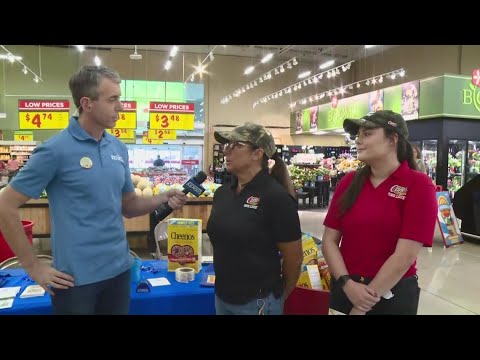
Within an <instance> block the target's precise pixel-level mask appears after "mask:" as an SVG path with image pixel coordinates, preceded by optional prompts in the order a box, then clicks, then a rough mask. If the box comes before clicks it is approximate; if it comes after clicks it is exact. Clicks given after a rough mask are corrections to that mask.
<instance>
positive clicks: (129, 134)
mask: <svg viewBox="0 0 480 360" xmlns="http://www.w3.org/2000/svg"><path fill="white" fill-rule="evenodd" d="M107 131H108V132H109V133H110V134H112V135H113V136H115V137H116V138H118V139H135V130H132V129H117V128H114V129H107Z"/></svg>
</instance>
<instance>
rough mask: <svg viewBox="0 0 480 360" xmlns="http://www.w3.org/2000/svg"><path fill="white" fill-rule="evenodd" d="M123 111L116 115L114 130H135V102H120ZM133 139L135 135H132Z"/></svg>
mask: <svg viewBox="0 0 480 360" xmlns="http://www.w3.org/2000/svg"><path fill="white" fill-rule="evenodd" d="M122 105H123V111H121V112H119V113H118V120H117V123H116V124H115V129H136V128H137V102H136V101H122ZM134 137H135V135H134Z"/></svg>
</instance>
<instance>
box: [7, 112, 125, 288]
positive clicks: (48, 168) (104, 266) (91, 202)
mask: <svg viewBox="0 0 480 360" xmlns="http://www.w3.org/2000/svg"><path fill="white" fill-rule="evenodd" d="M89 165H91V167H89ZM10 186H12V187H13V188H14V189H15V190H17V191H19V192H21V193H22V194H24V195H26V196H28V197H31V198H38V197H39V196H40V194H41V193H42V191H43V190H44V189H46V191H47V194H48V202H49V205H50V221H51V242H52V252H53V259H54V264H53V265H54V267H55V268H56V269H57V270H59V271H62V272H65V273H67V274H70V275H72V276H73V277H74V279H75V285H76V286H79V285H85V284H90V283H94V282H98V281H102V280H107V279H110V278H113V277H115V276H117V275H119V274H121V273H122V272H124V271H126V270H128V269H129V268H130V261H131V260H130V255H129V246H128V242H127V237H126V233H125V227H124V224H123V216H122V193H125V192H133V191H134V188H133V184H132V180H131V177H130V169H129V166H128V152H127V148H126V146H125V144H123V143H122V142H121V141H119V140H118V139H116V138H115V137H114V136H112V135H110V134H108V133H107V132H104V134H103V136H102V138H101V140H100V142H98V141H97V140H95V139H94V138H93V137H91V136H90V135H89V134H88V133H87V132H86V131H85V130H84V129H83V128H81V127H80V125H79V124H78V119H77V118H76V117H72V118H71V119H70V122H69V125H68V127H67V128H66V129H65V130H63V131H61V132H60V133H59V134H57V135H55V136H53V137H52V138H50V139H49V140H48V141H46V142H45V143H44V144H42V145H40V146H38V147H36V148H35V150H34V151H33V153H32V156H31V157H30V160H29V161H28V162H27V165H26V166H25V168H24V169H22V170H21V171H20V172H19V173H18V175H17V176H16V177H15V178H13V180H12V181H11V182H10Z"/></svg>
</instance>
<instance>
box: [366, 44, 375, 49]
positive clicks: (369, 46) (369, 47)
mask: <svg viewBox="0 0 480 360" xmlns="http://www.w3.org/2000/svg"><path fill="white" fill-rule="evenodd" d="M375 46H377V45H365V49H371V48H373V47H375Z"/></svg>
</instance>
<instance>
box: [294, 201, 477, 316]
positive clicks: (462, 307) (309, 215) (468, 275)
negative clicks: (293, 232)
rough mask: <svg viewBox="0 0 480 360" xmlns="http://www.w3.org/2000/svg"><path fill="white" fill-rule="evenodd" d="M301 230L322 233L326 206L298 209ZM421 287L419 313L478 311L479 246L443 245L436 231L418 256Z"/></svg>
mask: <svg viewBox="0 0 480 360" xmlns="http://www.w3.org/2000/svg"><path fill="white" fill-rule="evenodd" d="M299 214H300V222H301V225H302V231H304V232H310V233H312V235H313V236H316V237H318V238H321V237H322V234H323V230H324V227H323V225H322V224H323V220H324V218H325V215H326V210H308V211H302V210H300V211H299ZM417 268H418V277H419V285H420V288H421V289H422V290H421V294H420V304H419V308H418V314H421V315H476V314H480V280H479V274H480V246H479V245H475V244H471V243H468V242H465V243H463V244H462V245H459V246H456V247H451V248H448V249H445V248H444V247H443V242H442V240H441V237H440V235H439V234H438V233H436V235H435V239H434V245H433V247H432V248H431V249H428V248H423V249H422V250H421V252H420V254H419V256H418V259H417Z"/></svg>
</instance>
